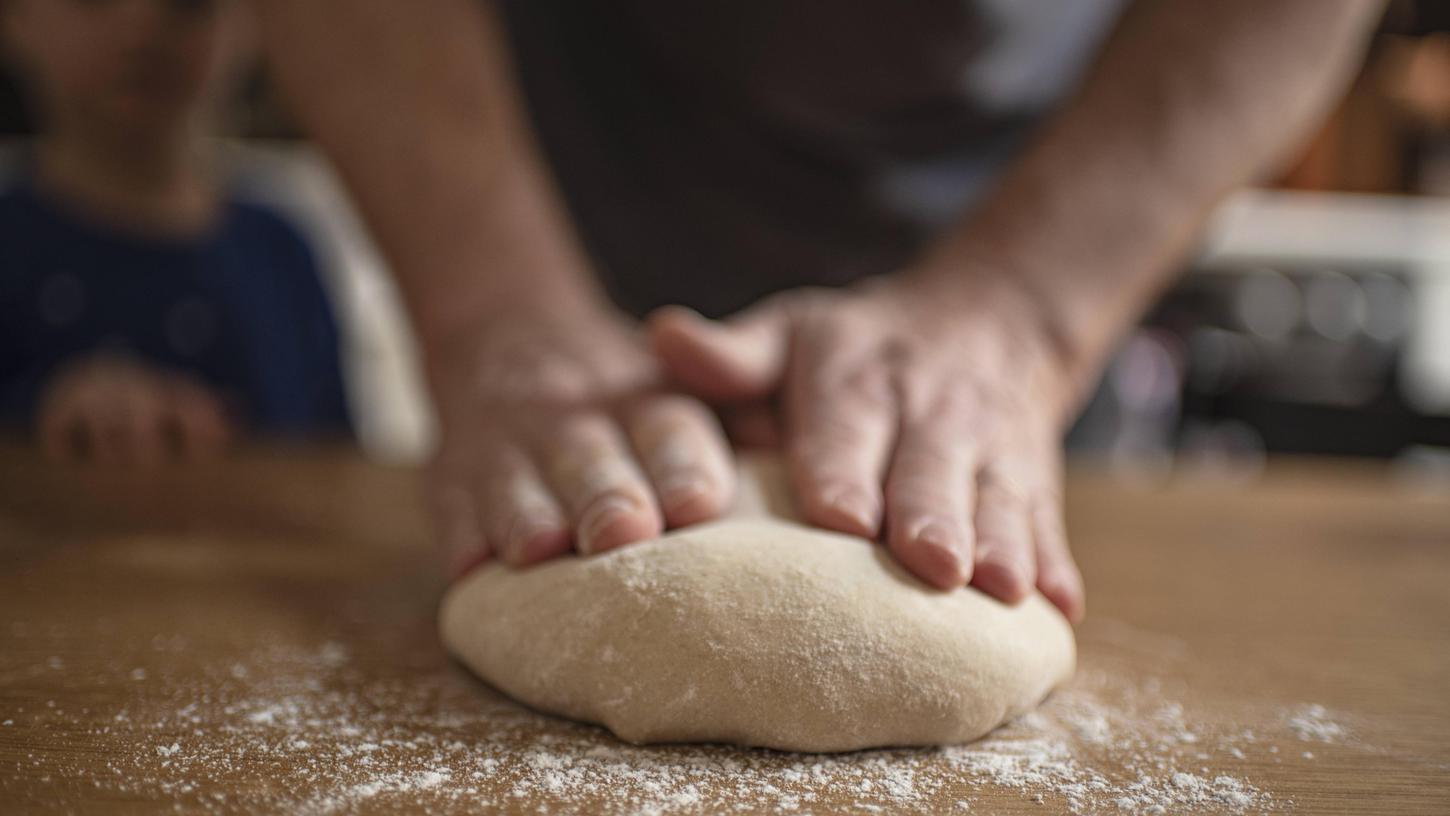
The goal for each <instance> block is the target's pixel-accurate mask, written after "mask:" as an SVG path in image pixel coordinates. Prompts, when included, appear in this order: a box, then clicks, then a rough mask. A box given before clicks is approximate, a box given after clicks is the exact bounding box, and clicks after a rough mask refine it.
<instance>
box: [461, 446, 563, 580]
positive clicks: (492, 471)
mask: <svg viewBox="0 0 1450 816" xmlns="http://www.w3.org/2000/svg"><path fill="white" fill-rule="evenodd" d="M474 467H475V471H474V472H475V473H476V474H477V476H476V477H475V485H474V501H475V504H476V506H477V512H478V517H479V519H480V520H481V521H482V524H483V533H484V537H485V538H486V539H487V540H488V542H489V546H490V547H491V549H492V550H493V553H494V554H495V555H496V556H498V557H499V558H501V559H503V560H504V561H505V562H507V563H509V564H511V565H513V566H522V565H524V564H532V563H535V562H537V561H543V560H545V559H548V558H553V557H555V556H558V555H562V554H563V553H566V552H568V551H569V546H570V544H571V543H572V540H573V534H572V532H571V531H570V529H569V523H568V520H567V519H566V518H565V517H564V513H563V511H562V510H561V509H560V507H559V503H558V502H557V501H555V500H554V495H553V493H551V492H550V491H549V488H548V485H546V484H545V482H544V479H543V478H542V477H541V476H540V475H539V471H538V469H537V468H535V466H534V463H533V462H532V461H531V460H530V459H529V457H528V455H527V454H526V453H525V452H524V451H523V450H522V449H520V448H518V447H517V446H515V445H512V444H508V443H502V444H497V445H492V446H490V447H489V448H488V449H487V450H486V452H484V453H482V455H480V456H479V457H477V459H476V460H475V464H474Z"/></svg>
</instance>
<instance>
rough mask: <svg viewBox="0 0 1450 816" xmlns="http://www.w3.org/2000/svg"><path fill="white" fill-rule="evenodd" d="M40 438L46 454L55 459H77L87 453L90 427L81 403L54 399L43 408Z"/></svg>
mask: <svg viewBox="0 0 1450 816" xmlns="http://www.w3.org/2000/svg"><path fill="white" fill-rule="evenodd" d="M40 440H41V445H42V447H43V448H44V449H45V453H46V455H47V456H49V457H50V458H51V459H53V460H55V461H60V462H77V461H83V460H85V459H87V458H89V457H90V453H91V451H90V448H91V444H90V438H89V431H88V429H87V427H86V424H85V422H84V417H83V416H82V414H81V411H80V406H79V405H78V404H77V403H76V402H74V401H72V400H66V399H61V400H56V401H53V402H52V403H50V404H48V405H46V406H45V407H44V408H43V409H42V413H41V417H40Z"/></svg>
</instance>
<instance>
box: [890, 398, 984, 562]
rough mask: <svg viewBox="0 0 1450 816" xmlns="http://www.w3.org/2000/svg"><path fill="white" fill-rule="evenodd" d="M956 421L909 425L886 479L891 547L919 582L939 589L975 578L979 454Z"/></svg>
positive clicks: (935, 418) (948, 418)
mask: <svg viewBox="0 0 1450 816" xmlns="http://www.w3.org/2000/svg"><path fill="white" fill-rule="evenodd" d="M957 419H958V418H957V417H953V416H948V415H938V416H933V417H929V418H925V419H923V420H922V421H920V422H915V423H912V424H909V425H907V427H906V428H904V429H903V431H902V434H901V439H900V441H899V442H898V443H897V446H896V451H895V453H894V454H893V457H892V461H891V470H890V473H889V474H888V475H887V478H886V518H887V534H886V540H887V546H888V548H889V549H890V550H891V552H892V554H893V555H895V556H896V558H897V560H899V561H900V562H901V563H902V565H904V566H905V567H906V568H907V569H909V570H911V572H912V573H914V574H915V575H916V576H917V577H919V578H921V579H922V580H923V581H926V582H927V583H929V584H931V585H933V586H936V587H940V588H941V589H952V588H954V587H959V586H962V585H964V584H965V583H966V582H967V581H968V580H969V579H970V578H971V577H972V541H973V529H972V526H971V520H970V514H969V508H971V507H972V506H973V505H974V504H975V503H976V497H975V496H974V495H973V493H974V490H975V487H976V486H975V479H974V478H973V476H974V474H975V473H976V469H977V462H976V456H975V448H974V446H973V445H972V444H970V443H969V442H968V440H967V438H966V432H967V429H966V428H965V427H964V425H963V424H962V423H961V422H959V421H957Z"/></svg>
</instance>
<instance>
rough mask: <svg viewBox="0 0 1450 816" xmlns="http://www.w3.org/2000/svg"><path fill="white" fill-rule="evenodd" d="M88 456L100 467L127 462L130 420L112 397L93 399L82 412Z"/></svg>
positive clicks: (114, 397) (112, 395) (125, 408)
mask: <svg viewBox="0 0 1450 816" xmlns="http://www.w3.org/2000/svg"><path fill="white" fill-rule="evenodd" d="M82 410H83V413H84V424H85V427H86V434H87V437H88V438H89V440H90V446H91V453H92V455H93V457H94V458H95V460H96V461H97V462H100V463H102V464H110V465H116V464H122V463H124V462H126V461H127V460H128V458H129V452H128V451H129V448H130V444H131V443H130V438H129V437H130V434H131V417H130V414H129V411H128V410H127V407H126V406H125V404H124V403H123V402H121V401H119V400H118V399H117V398H116V395H115V393H112V394H110V395H109V396H107V397H105V398H102V399H92V400H91V401H90V403H89V404H88V405H87V406H86V407H85V408H84V409H82Z"/></svg>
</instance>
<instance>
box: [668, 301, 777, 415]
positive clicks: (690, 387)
mask: <svg viewBox="0 0 1450 816" xmlns="http://www.w3.org/2000/svg"><path fill="white" fill-rule="evenodd" d="M646 325H647V326H648V329H649V335H650V342H651V345H652V346H653V348H654V351H655V355H656V356H657V357H659V359H660V362H661V364H662V365H663V366H664V368H665V372H666V373H667V374H668V375H669V376H670V378H671V379H672V380H674V381H675V382H676V383H678V384H679V385H680V386H682V387H683V388H685V389H686V390H687V391H689V392H690V393H692V394H694V395H696V396H698V397H701V398H703V399H707V400H711V401H717V402H735V401H739V400H747V399H758V398H760V397H763V396H765V395H767V394H769V393H770V392H772V391H774V390H775V388H776V387H777V386H778V384H779V383H780V380H781V376H782V374H783V373H784V371H785V363H786V354H787V349H788V344H787V339H788V323H787V320H786V314H785V309H784V307H782V306H779V305H778V302H777V301H766V302H765V303H762V304H761V305H759V306H757V307H755V308H752V309H749V310H747V311H745V312H743V313H741V314H740V315H738V316H736V317H734V318H731V319H729V320H725V321H716V320H707V319H706V318H704V317H701V316H700V315H699V314H698V313H697V312H694V311H692V310H690V309H686V308H684V307H682V306H667V307H665V308H663V309H658V310H656V311H655V312H654V313H653V314H651V315H650V316H649V318H648V320H647V323H646Z"/></svg>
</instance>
